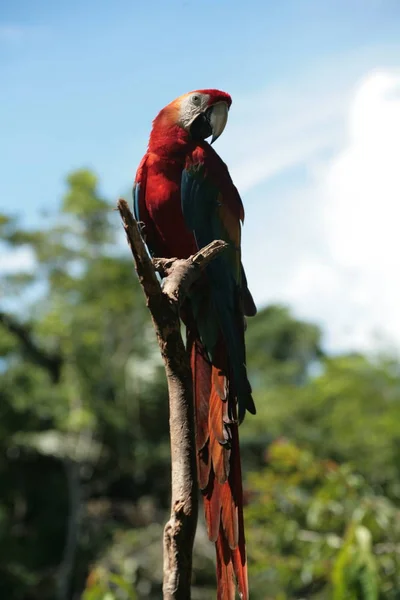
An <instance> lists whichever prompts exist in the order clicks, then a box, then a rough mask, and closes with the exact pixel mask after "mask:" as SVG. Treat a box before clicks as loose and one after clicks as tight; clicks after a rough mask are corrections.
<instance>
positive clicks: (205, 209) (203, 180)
mask: <svg viewBox="0 0 400 600" xmlns="http://www.w3.org/2000/svg"><path fill="white" fill-rule="evenodd" d="M181 195H182V212H183V216H184V219H185V223H186V225H187V227H188V228H189V229H191V230H192V231H193V234H194V236H195V239H196V243H197V246H198V248H199V249H200V248H202V247H204V246H206V245H207V244H209V243H210V242H212V241H213V240H216V239H223V240H225V241H226V242H228V244H230V247H228V249H227V250H226V251H224V252H222V253H221V254H219V255H218V256H217V257H216V258H215V259H214V260H213V261H212V262H211V263H210V264H209V265H208V266H207V269H206V274H207V277H208V280H209V283H210V286H209V289H210V294H209V296H210V297H209V298H208V302H207V298H206V297H205V294H206V292H204V293H203V296H202V297H200V294H199V291H198V290H196V291H195V292H193V298H192V297H191V300H192V304H193V306H194V311H195V317H196V321H197V323H198V328H199V333H200V336H201V337H202V340H203V343H204V345H205V346H206V349H207V351H208V353H209V354H210V356H211V359H213V353H214V351H215V349H216V342H217V339H218V332H219V330H220V331H221V332H222V336H223V338H224V340H225V345H226V348H227V351H228V356H229V362H230V364H231V370H232V377H233V381H234V385H235V389H236V394H237V398H238V403H239V419H240V420H242V419H243V417H244V413H245V410H246V408H247V409H248V410H250V412H254V411H255V408H254V404H253V400H252V398H251V387H250V384H249V382H248V379H247V372H246V366H245V362H246V356H245V344H244V325H243V313H242V311H241V308H240V304H241V302H240V298H241V290H240V285H239V284H238V282H237V281H236V279H235V270H234V268H233V267H232V261H231V259H230V257H229V252H232V251H233V252H235V251H236V250H235V248H234V247H233V246H232V242H231V240H230V239H229V236H228V235H227V232H226V230H225V228H224V225H223V223H222V222H221V219H220V217H219V214H218V207H219V206H220V193H219V190H218V188H217V187H216V186H215V185H214V183H213V182H212V181H210V180H209V179H208V178H207V177H206V176H205V172H204V168H203V166H202V165H194V166H191V167H190V168H187V169H185V170H184V171H183V173H182V182H181Z"/></svg>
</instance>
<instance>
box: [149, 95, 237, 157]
mask: <svg viewBox="0 0 400 600" xmlns="http://www.w3.org/2000/svg"><path fill="white" fill-rule="evenodd" d="M231 104H232V98H231V97H230V95H229V94H227V93H226V92H221V91H219V90H197V91H194V92H189V93H188V94H184V95H183V96H180V97H179V98H177V99H176V100H173V102H171V103H170V104H168V105H167V106H166V107H165V108H163V109H162V110H161V111H160V112H159V114H158V115H157V117H156V118H155V119H154V121H153V129H152V134H151V137H150V145H153V146H154V145H160V143H161V144H162V145H164V143H166V142H167V141H169V142H178V140H179V141H181V143H182V142H184V141H187V140H189V139H193V140H205V139H207V138H208V137H211V143H213V142H215V140H216V139H217V138H219V136H220V135H221V133H222V132H223V131H224V129H225V125H226V122H227V120H228V111H229V108H230V106H231ZM152 140H153V144H152Z"/></svg>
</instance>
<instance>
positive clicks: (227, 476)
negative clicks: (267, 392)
mask: <svg viewBox="0 0 400 600" xmlns="http://www.w3.org/2000/svg"><path fill="white" fill-rule="evenodd" d="M188 350H189V351H190V353H191V366H192V373H193V389H194V400H195V416H196V448H197V467H198V479H199V487H200V489H201V492H202V495H203V501H204V512H205V518H206V523H207V531H208V537H209V539H210V540H211V541H213V542H215V547H216V558H217V569H216V571H217V590H218V594H217V599H218V600H235V590H236V585H237V587H238V591H239V596H240V598H241V599H242V600H248V597H249V590H248V583H247V565H246V550H245V537H244V525H243V491H242V476H241V466H240V453H239V436H238V422H237V417H236V401H235V398H234V397H233V394H232V392H231V390H230V389H229V384H228V381H227V378H226V376H225V375H224V372H225V373H226V372H227V369H225V368H223V367H224V366H225V365H224V361H223V358H224V356H223V352H221V353H219V354H220V360H218V361H217V363H218V367H216V366H215V365H214V364H213V365H211V364H210V362H209V360H208V357H207V356H206V353H205V352H204V349H203V347H202V344H201V342H200V341H199V339H198V338H197V336H196V334H192V335H191V334H189V338H188ZM221 359H222V360H221ZM214 362H215V361H214ZM235 582H236V583H235Z"/></svg>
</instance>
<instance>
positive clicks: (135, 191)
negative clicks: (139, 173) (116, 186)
mask: <svg viewBox="0 0 400 600" xmlns="http://www.w3.org/2000/svg"><path fill="white" fill-rule="evenodd" d="M139 190H140V183H138V182H137V181H135V183H134V184H133V190H132V196H133V214H134V217H135V219H136V221H140V214H139Z"/></svg>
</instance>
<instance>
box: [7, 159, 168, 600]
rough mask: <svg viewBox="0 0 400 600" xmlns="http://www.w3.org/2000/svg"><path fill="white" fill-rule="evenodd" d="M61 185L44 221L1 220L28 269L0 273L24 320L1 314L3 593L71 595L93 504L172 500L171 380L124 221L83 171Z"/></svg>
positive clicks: (89, 541) (85, 551)
mask: <svg viewBox="0 0 400 600" xmlns="http://www.w3.org/2000/svg"><path fill="white" fill-rule="evenodd" d="M67 184H68V185H67V192H66V195H65V197H64V199H63V202H62V206H61V210H60V212H59V213H58V214H57V215H56V217H55V218H54V219H52V220H51V222H50V223H47V222H46V223H44V224H43V227H41V229H37V230H23V229H20V228H18V226H17V223H16V222H15V221H13V220H12V219H10V218H7V217H3V218H2V219H1V221H0V225H1V231H2V235H3V238H2V239H3V244H8V245H9V246H11V247H13V248H15V249H18V248H21V247H24V248H25V249H29V251H30V252H31V253H32V255H33V257H34V260H35V265H36V266H35V271H34V272H33V273H28V274H22V275H21V273H17V274H16V275H15V274H6V275H4V276H3V278H2V285H3V289H4V291H5V294H6V295H8V298H10V299H11V300H12V305H13V306H14V307H15V309H16V310H17V311H18V313H20V314H23V315H24V318H23V319H22V318H20V317H19V316H16V315H15V314H14V315H13V314H11V313H10V312H5V311H3V312H1V313H0V326H1V327H2V334H3V335H2V338H1V343H0V360H1V370H0V388H1V390H2V391H1V395H2V402H1V408H0V410H1V411H2V419H1V425H0V426H1V428H2V433H3V436H2V437H1V442H0V443H1V444H2V445H3V449H4V451H5V453H4V454H3V456H4V458H3V459H2V460H1V462H0V472H1V477H0V482H1V483H0V489H1V492H2V493H1V498H2V501H1V502H2V504H1V507H0V515H3V519H2V523H3V528H2V544H1V548H2V549H3V550H2V551H1V550H0V554H1V552H3V555H2V556H0V562H1V567H0V569H1V571H2V574H1V575H0V595H1V596H2V597H3V596H4V597H11V590H12V597H13V598H18V597H21V598H25V595H24V594H25V593H26V590H27V589H29V590H30V591H29V594H30V596H29V597H32V598H35V597H40V598H54V594H55V588H56V587H57V590H58V591H57V593H58V596H59V597H60V598H61V597H62V598H67V597H69V594H70V590H69V586H70V578H71V575H72V573H75V578H76V581H75V583H74V586H76V585H78V587H79V585H82V582H83V578H84V577H85V576H86V570H87V562H86V561H87V558H86V559H85V560H84V561H82V560H80V559H79V560H78V556H79V557H83V556H87V557H90V556H91V555H93V553H95V552H97V551H98V548H96V545H94V544H93V539H94V538H93V537H91V536H92V534H93V531H92V530H91V529H90V528H91V526H92V525H91V523H90V519H88V518H87V515H86V514H85V501H87V500H88V499H93V501H94V499H99V501H100V500H101V498H102V497H103V496H106V497H107V498H111V499H112V502H113V503H114V504H115V506H113V508H112V510H113V511H118V510H119V509H118V505H119V503H120V501H121V499H125V498H126V497H129V498H130V500H131V501H132V502H135V501H136V500H138V499H139V498H140V497H141V495H142V494H143V493H147V494H150V495H152V494H153V495H154V496H155V497H156V499H157V501H158V502H160V503H161V504H167V501H168V500H167V499H168V489H169V478H168V469H165V470H164V471H161V473H160V472H159V469H160V465H161V464H162V463H163V462H165V464H166V465H167V461H168V452H169V446H168V437H167V433H168V429H167V423H168V419H167V409H168V404H167V396H166V386H165V384H164V378H163V370H162V367H161V361H160V360H159V359H158V354H157V352H156V346H155V344H154V343H153V333H152V329H151V326H150V323H149V318H148V315H147V310H146V307H145V306H144V302H143V298H142V293H141V291H140V290H139V286H138V284H137V281H136V278H135V275H134V270H133V268H132V263H131V259H130V256H129V254H128V253H127V252H120V251H119V246H118V243H119V240H121V241H122V240H123V237H122V236H121V232H122V228H121V227H120V224H119V222H118V219H117V215H116V213H113V212H112V209H113V207H112V206H111V205H110V204H109V203H108V202H106V201H105V200H104V199H103V198H102V197H101V196H100V195H99V192H98V189H97V180H96V177H95V176H94V175H93V174H92V173H90V172H88V171H84V170H82V171H78V172H76V173H73V174H72V175H70V176H69V177H68V180H67ZM121 247H122V248H123V249H124V250H125V247H124V246H121ZM17 294H18V295H17ZM32 297H33V300H32ZM5 304H6V306H7V305H10V304H11V303H10V301H8V302H7V296H6V298H5ZM0 519H1V516H0ZM89 535H90V537H89ZM96 535H97V537H98V538H99V539H97V540H96V544H100V546H99V547H101V544H102V543H106V541H107V539H108V537H109V535H110V532H108V531H107V528H105V529H104V530H100V529H99V528H97V532H96ZM39 539H40V544H39ZM79 565H83V568H81V567H80V566H79ZM85 565H86V566H85ZM79 582H81V583H80V584H79Z"/></svg>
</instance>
